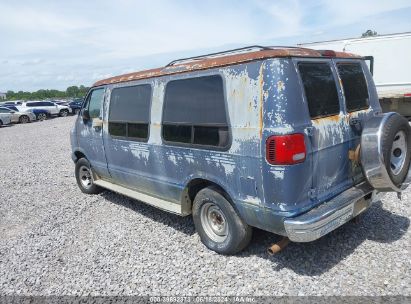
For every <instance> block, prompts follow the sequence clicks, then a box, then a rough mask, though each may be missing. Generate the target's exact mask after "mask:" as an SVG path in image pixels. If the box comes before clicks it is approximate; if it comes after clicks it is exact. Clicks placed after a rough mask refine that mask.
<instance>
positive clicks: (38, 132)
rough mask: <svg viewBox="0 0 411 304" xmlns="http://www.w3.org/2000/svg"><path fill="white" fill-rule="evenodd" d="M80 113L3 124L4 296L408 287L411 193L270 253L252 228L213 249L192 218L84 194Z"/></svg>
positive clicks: (0, 290)
mask: <svg viewBox="0 0 411 304" xmlns="http://www.w3.org/2000/svg"><path fill="white" fill-rule="evenodd" d="M73 122H74V118H73V117H66V118H56V119H52V120H48V121H44V122H37V123H32V124H27V125H14V126H12V127H4V128H1V129H0V157H1V160H0V294H3V295H4V294H7V295H10V294H25V295H49V294H53V295H119V294H121V295H130V294H133V295H137V294H138V295H396V294H402V295H411V258H410V257H411V254H410V244H411V242H410V238H411V233H410V229H409V225H410V220H409V218H410V213H411V207H410V202H411V195H410V192H409V191H407V192H406V193H404V195H403V200H402V201H399V200H397V198H396V196H395V195H393V194H389V195H387V196H386V197H385V198H384V199H383V200H382V202H379V203H377V204H375V205H374V206H373V207H372V208H371V209H370V210H369V211H368V212H367V213H366V214H364V215H363V216H362V219H361V222H360V223H359V224H354V223H348V224H347V225H345V226H343V227H341V228H340V229H338V230H337V231H334V232H333V233H331V234H329V235H327V236H326V237H324V238H322V239H320V240H318V241H315V242H312V243H308V244H296V243H293V244H290V245H289V246H288V247H287V248H286V250H285V251H283V252H281V253H280V254H278V255H276V256H273V257H270V256H268V255H267V254H266V248H267V246H268V245H269V244H270V243H271V242H274V241H276V240H278V239H279V238H278V237H276V236H275V235H272V234H270V233H266V232H263V231H260V230H255V233H254V237H253V240H252V242H251V244H250V246H249V247H248V248H247V249H246V250H245V251H244V252H243V253H242V254H240V255H237V256H231V257H226V256H221V255H218V254H216V253H214V252H212V251H209V250H207V249H206V248H205V247H204V246H203V245H202V244H201V242H200V240H199V237H198V236H197V234H196V233H195V231H194V228H193V222H192V220H191V218H190V217H186V218H180V217H178V216H175V215H171V214H168V213H165V212H163V211H160V210H157V209H155V208H152V207H150V206H147V205H144V204H143V203H140V202H136V201H133V200H130V199H128V198H126V197H124V196H121V195H118V194H115V193H113V192H109V191H106V192H104V193H102V194H100V195H95V196H88V195H84V194H82V193H81V192H80V190H79V189H78V188H77V185H76V182H75V178H74V173H73V170H74V166H73V163H72V162H71V159H70V147H69V130H70V128H71V126H72V125H73Z"/></svg>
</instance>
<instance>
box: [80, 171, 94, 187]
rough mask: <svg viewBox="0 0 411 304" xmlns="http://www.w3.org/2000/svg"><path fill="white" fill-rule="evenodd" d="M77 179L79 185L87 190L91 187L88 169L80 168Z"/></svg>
mask: <svg viewBox="0 0 411 304" xmlns="http://www.w3.org/2000/svg"><path fill="white" fill-rule="evenodd" d="M79 178H80V182H81V185H82V186H83V187H84V188H86V189H88V188H90V187H91V186H92V185H93V177H92V175H91V170H90V168H88V167H86V166H81V167H80V169H79Z"/></svg>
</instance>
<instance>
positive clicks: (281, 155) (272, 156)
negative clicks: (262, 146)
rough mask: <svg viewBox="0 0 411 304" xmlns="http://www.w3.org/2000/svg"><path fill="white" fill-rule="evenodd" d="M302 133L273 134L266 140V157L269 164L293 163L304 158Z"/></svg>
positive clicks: (300, 161) (299, 161) (304, 150)
mask: <svg viewBox="0 0 411 304" xmlns="http://www.w3.org/2000/svg"><path fill="white" fill-rule="evenodd" d="M305 156H306V149H305V142H304V135H303V134H290V135H273V136H270V137H269V138H268V139H267V142H266V159H267V162H268V163H269V164H271V165H293V164H298V163H302V162H303V161H304V160H305Z"/></svg>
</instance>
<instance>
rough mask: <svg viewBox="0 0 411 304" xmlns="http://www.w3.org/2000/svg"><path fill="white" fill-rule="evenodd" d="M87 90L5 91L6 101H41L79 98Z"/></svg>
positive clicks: (79, 88)
mask: <svg viewBox="0 0 411 304" xmlns="http://www.w3.org/2000/svg"><path fill="white" fill-rule="evenodd" d="M88 90H89V88H88V87H85V86H83V85H81V86H71V87H68V88H67V89H66V90H65V91H59V90H43V89H42V90H38V91H36V92H24V91H18V92H14V91H7V93H6V94H7V100H42V99H49V98H81V97H84V96H85V95H86V93H87V91H88Z"/></svg>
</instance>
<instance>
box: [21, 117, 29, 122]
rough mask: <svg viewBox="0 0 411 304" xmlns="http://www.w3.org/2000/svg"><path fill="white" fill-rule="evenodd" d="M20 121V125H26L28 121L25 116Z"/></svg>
mask: <svg viewBox="0 0 411 304" xmlns="http://www.w3.org/2000/svg"><path fill="white" fill-rule="evenodd" d="M20 121H21V123H27V122H28V121H29V119H28V117H26V116H22V117H21V119H20Z"/></svg>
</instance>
